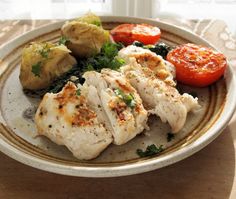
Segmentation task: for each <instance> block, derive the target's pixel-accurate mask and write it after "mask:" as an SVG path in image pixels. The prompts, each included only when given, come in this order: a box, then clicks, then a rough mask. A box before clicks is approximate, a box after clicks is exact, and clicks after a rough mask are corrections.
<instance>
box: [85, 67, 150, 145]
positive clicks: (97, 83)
mask: <svg viewBox="0 0 236 199" xmlns="http://www.w3.org/2000/svg"><path fill="white" fill-rule="evenodd" d="M84 78H85V79H86V80H85V85H92V86H94V87H96V88H97V90H98V93H99V97H100V99H101V102H102V107H103V109H104V110H105V112H106V115H107V117H108V118H109V122H110V123H111V126H112V134H113V138H114V140H113V143H114V144H117V145H121V144H124V143H126V142H128V141H129V140H131V139H132V138H134V137H135V136H136V135H137V134H139V133H141V132H142V131H143V130H144V128H145V127H146V122H147V116H148V115H147V111H146V110H145V109H144V107H143V105H142V100H141V98H140V97H139V95H138V93H137V92H136V90H135V89H134V88H133V87H132V86H131V85H130V83H129V82H128V81H127V79H126V78H125V77H124V75H122V74H121V73H119V72H117V71H113V70H110V69H103V70H102V71H101V73H97V72H95V71H90V72H86V73H85V74H84Z"/></svg>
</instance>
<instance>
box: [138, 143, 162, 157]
mask: <svg viewBox="0 0 236 199" xmlns="http://www.w3.org/2000/svg"><path fill="white" fill-rule="evenodd" d="M162 147H163V146H162V145H160V146H159V147H158V148H157V146H156V145H155V144H152V145H149V146H148V147H147V149H146V150H145V151H143V150H142V149H137V151H136V153H137V154H138V155H139V156H140V157H147V156H152V155H155V154H158V153H160V152H162V151H163V150H164V149H163V148H162Z"/></svg>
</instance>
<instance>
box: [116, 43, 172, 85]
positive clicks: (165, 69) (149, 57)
mask: <svg viewBox="0 0 236 199" xmlns="http://www.w3.org/2000/svg"><path fill="white" fill-rule="evenodd" d="M118 57H119V58H121V59H124V60H125V63H126V64H130V63H132V62H133V61H136V62H137V63H138V64H140V65H141V66H142V67H148V68H149V69H151V70H152V71H153V72H154V73H155V75H156V77H157V78H158V79H160V80H163V81H164V82H165V83H167V84H169V85H171V86H175V85H176V83H175V81H174V80H173V79H174V78H175V67H174V66H173V65H172V64H171V63H170V62H168V61H166V60H164V59H163V58H162V57H161V56H159V55H157V54H156V53H154V52H151V51H150V50H148V49H143V48H141V47H137V46H134V45H130V46H127V47H126V48H123V49H121V50H120V51H119V53H118Z"/></svg>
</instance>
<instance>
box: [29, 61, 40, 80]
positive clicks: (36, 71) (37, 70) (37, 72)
mask: <svg viewBox="0 0 236 199" xmlns="http://www.w3.org/2000/svg"><path fill="white" fill-rule="evenodd" d="M41 65H42V62H41V61H39V62H37V63H36V64H33V65H32V69H31V72H32V73H34V75H35V76H36V77H40V72H41Z"/></svg>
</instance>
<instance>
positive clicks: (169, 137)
mask: <svg viewBox="0 0 236 199" xmlns="http://www.w3.org/2000/svg"><path fill="white" fill-rule="evenodd" d="M174 138H175V135H174V134H173V133H167V142H170V141H171V140H172V139H174Z"/></svg>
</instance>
